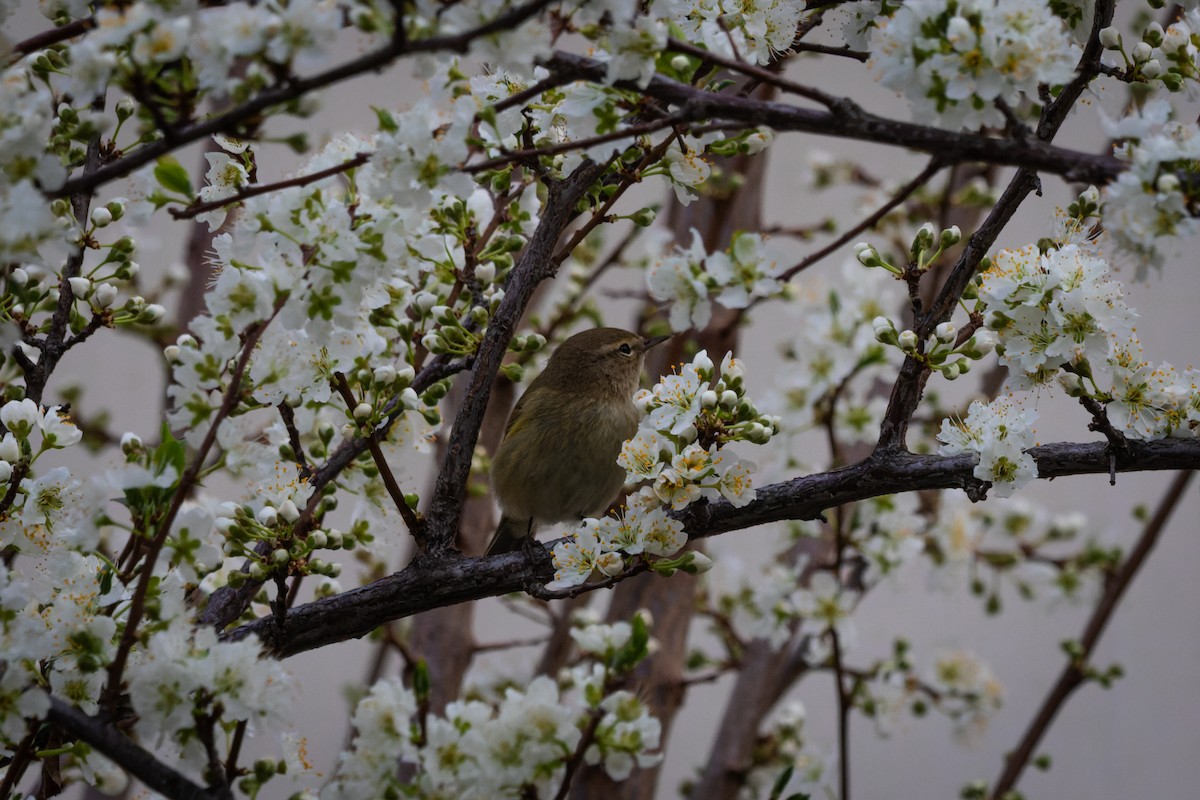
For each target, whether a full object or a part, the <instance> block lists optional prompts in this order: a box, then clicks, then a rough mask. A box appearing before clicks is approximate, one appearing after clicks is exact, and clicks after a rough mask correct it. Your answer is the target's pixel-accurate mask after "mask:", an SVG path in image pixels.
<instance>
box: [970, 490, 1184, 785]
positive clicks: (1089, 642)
mask: <svg viewBox="0 0 1200 800" xmlns="http://www.w3.org/2000/svg"><path fill="white" fill-rule="evenodd" d="M1193 474H1194V473H1193V472H1192V471H1190V470H1189V471H1186V472H1180V473H1178V474H1177V475H1176V476H1175V479H1174V480H1173V481H1171V485H1170V487H1168V488H1167V492H1166V494H1165V495H1164V496H1163V498H1162V500H1161V501H1160V502H1159V504H1158V509H1157V510H1156V511H1155V512H1154V516H1153V517H1152V518H1151V519H1150V521H1149V522H1147V523H1146V527H1145V528H1144V529H1143V530H1142V535H1141V537H1140V538H1139V539H1138V542H1137V545H1135V546H1134V548H1133V551H1132V552H1131V553H1130V554H1129V557H1128V558H1127V559H1125V563H1124V564H1122V565H1121V567H1120V569H1118V570H1117V571H1116V573H1115V574H1113V576H1112V577H1111V578H1110V579H1109V581H1108V582H1107V584H1106V586H1105V589H1104V594H1103V595H1101V597H1100V601H1099V602H1098V603H1096V608H1095V609H1094V610H1093V611H1092V615H1091V617H1090V618H1089V619H1088V623H1087V626H1086V627H1085V628H1084V631H1083V636H1082V637H1081V638H1080V640H1079V649H1078V651H1077V653H1075V654H1074V655H1073V656H1072V657H1070V658H1069V659H1068V660H1067V663H1066V664H1065V665H1064V666H1063V669H1062V672H1061V673H1059V676H1058V680H1057V681H1056V682H1055V684H1054V687H1053V688H1052V689H1051V690H1050V693H1049V694H1048V695H1047V696H1046V699H1045V700H1043V701H1042V705H1041V707H1040V708H1039V709H1038V712H1037V714H1035V715H1034V718H1033V719H1032V720H1031V721H1030V723H1029V727H1028V728H1027V729H1026V730H1025V733H1024V735H1023V736H1022V737H1021V741H1020V742H1019V743H1018V744H1017V746H1016V748H1015V749H1013V750H1012V752H1011V753H1009V755H1008V758H1006V759H1005V763H1004V771H1003V772H1002V773H1001V774H1000V777H999V779H997V781H996V785H995V788H993V789H992V793H991V796H992V797H994V798H1002V797H1006V796H1008V794H1009V792H1011V791H1012V789H1013V788H1014V787H1015V786H1016V785H1017V781H1019V780H1020V779H1021V773H1022V772H1024V770H1025V767H1026V765H1028V763H1029V760H1030V759H1031V758H1032V757H1033V754H1034V751H1035V750H1036V749H1037V746H1038V743H1039V742H1041V740H1042V737H1043V736H1045V734H1046V731H1047V730H1049V728H1050V724H1051V723H1052V722H1054V718H1055V716H1057V715H1058V712H1059V710H1060V709H1061V708H1062V707H1063V705H1064V704H1065V703H1066V702H1067V699H1068V698H1069V697H1070V696H1071V694H1072V693H1073V692H1074V691H1075V690H1076V689H1078V688H1079V687H1080V686H1082V685H1083V683H1084V681H1085V679H1086V677H1087V675H1086V672H1085V669H1086V667H1087V663H1088V660H1089V659H1090V658H1091V656H1092V653H1093V652H1094V651H1095V649H1096V644H1097V643H1098V642H1099V641H1100V636H1101V635H1102V634H1103V633H1104V629H1105V628H1106V627H1107V626H1108V622H1109V620H1110V619H1112V615H1113V613H1114V612H1115V611H1116V610H1117V606H1118V604H1119V603H1120V602H1121V598H1122V597H1123V596H1124V594H1125V590H1126V589H1128V588H1129V584H1130V583H1131V582H1132V581H1133V578H1134V576H1135V575H1137V572H1138V570H1139V569H1141V567H1142V564H1144V563H1145V561H1146V558H1147V556H1149V555H1150V551H1151V550H1153V549H1154V545H1155V544H1156V543H1157V542H1158V537H1159V535H1160V534H1161V533H1162V531H1163V529H1164V528H1165V527H1166V525H1167V521H1168V520H1169V519H1170V518H1171V514H1172V513H1173V512H1174V511H1175V508H1176V506H1178V505H1179V501H1180V500H1181V499H1182V498H1183V493H1184V490H1185V489H1186V488H1187V485H1188V482H1189V481H1190V480H1191V479H1192V475H1193Z"/></svg>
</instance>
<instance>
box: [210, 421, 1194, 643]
mask: <svg viewBox="0 0 1200 800" xmlns="http://www.w3.org/2000/svg"><path fill="white" fill-rule="evenodd" d="M1130 450H1131V458H1130V460H1129V462H1128V463H1124V464H1122V465H1121V466H1120V469H1121V471H1122V472H1133V471H1141V470H1163V469H1200V441H1197V440H1184V439H1166V440H1162V441H1156V442H1131V443H1130ZM1029 453H1030V454H1031V455H1032V456H1033V457H1034V459H1035V460H1036V461H1037V464H1038V472H1039V474H1040V475H1041V476H1042V477H1043V478H1055V477H1061V476H1065V475H1084V474H1097V473H1100V474H1107V473H1108V470H1109V458H1108V445H1107V444H1106V443H1103V442H1095V443H1089V444H1051V445H1045V446H1043V447H1035V448H1033V449H1031V450H1030V451H1029ZM973 469H974V464H973V461H972V459H971V457H970V456H965V455H964V456H953V457H942V456H925V455H914V454H911V453H886V454H880V453H875V454H873V455H872V456H870V457H869V458H867V459H866V460H864V461H860V462H858V463H857V464H854V465H852V466H849V467H844V468H842V469H839V470H834V471H832V472H824V473H820V474H818V475H808V476H805V477H802V478H795V479H793V480H790V481H784V482H782V483H776V484H772V485H770V486H764V487H762V488H761V489H759V490H758V499H756V500H755V501H754V502H752V503H750V504H748V505H746V506H744V507H742V508H735V507H734V506H733V505H731V504H730V503H728V502H727V501H720V502H716V503H711V504H707V505H698V506H694V507H692V508H690V509H688V510H687V511H685V512H683V513H682V515H681V517H682V519H683V521H684V525H685V526H686V529H687V531H688V535H689V536H691V538H693V539H698V538H703V537H706V536H714V535H716V534H719V533H727V532H730V531H735V530H741V529H743V528H750V527H753V526H755V525H762V524H764V523H768V522H780V521H783V520H792V519H815V518H817V517H819V516H820V515H821V513H822V512H823V511H825V510H826V509H828V508H832V507H834V506H839V505H842V504H844V503H849V502H853V501H856V500H864V499H867V498H870V497H878V496H880V495H887V494H895V493H897V492H912V491H918V490H922V489H954V488H963V487H972V489H973V490H974V491H978V490H979V489H980V488H981V484H980V482H979V481H978V480H977V479H976V478H974V477H973V476H972V474H971V472H972V470H973ZM552 573H553V568H552V567H551V564H550V556H549V553H547V554H546V555H545V556H542V557H541V558H540V559H538V560H537V561H536V562H530V561H528V560H526V557H525V555H524V554H523V553H507V554H505V555H502V556H490V557H485V558H475V559H469V558H462V557H455V556H449V557H447V558H445V559H444V560H440V561H434V562H430V561H425V560H422V561H417V562H414V564H413V565H412V566H410V567H408V568H407V569H405V570H403V571H401V572H398V573H396V574H394V575H389V576H388V577H386V578H382V579H380V580H378V581H376V582H374V583H371V584H369V585H367V586H364V587H362V588H360V589H354V590H352V591H349V592H346V593H344V594H341V595H338V596H336V597H331V598H328V599H324V600H318V601H315V602H312V603H308V604H307V605H303V606H299V607H297V608H294V609H292V610H291V611H290V612H289V613H288V617H287V620H286V621H285V623H284V625H283V626H282V627H279V626H277V625H276V622H275V619H274V618H263V619H259V620H256V621H254V622H252V623H248V624H246V625H243V626H241V627H240V628H237V629H235V630H234V631H232V632H231V633H230V634H229V636H230V637H231V638H234V639H242V638H245V637H246V636H248V635H250V634H257V635H258V636H260V637H261V638H262V639H263V641H264V642H265V643H266V645H267V646H268V647H270V648H272V649H274V650H275V651H276V652H277V653H278V654H279V655H281V656H291V655H295V654H297V653H302V652H304V651H306V650H312V649H314V648H318V647H323V646H325V645H328V644H332V643H334V642H339V641H344V640H346V639H353V638H358V637H361V636H365V635H366V634H368V633H370V632H371V631H372V630H374V629H375V628H376V627H378V626H380V625H382V624H383V623H385V622H389V621H391V620H394V619H399V618H401V617H408V616H412V615H413V614H418V613H420V612H422V611H428V610H429V609H432V608H439V607H442V606H446V605H451V604H453V603H462V602H466V601H468V600H478V599H481V598H484V597H495V596H497V595H502V594H507V593H509V592H517V591H522V590H524V589H525V588H526V587H528V586H532V585H538V584H542V583H545V582H546V581H547V580H549V578H550V576H551V575H552Z"/></svg>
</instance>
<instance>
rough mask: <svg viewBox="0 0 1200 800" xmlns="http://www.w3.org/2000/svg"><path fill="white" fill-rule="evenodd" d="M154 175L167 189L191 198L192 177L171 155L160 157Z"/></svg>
mask: <svg viewBox="0 0 1200 800" xmlns="http://www.w3.org/2000/svg"><path fill="white" fill-rule="evenodd" d="M154 177H155V179H157V180H158V182H159V183H160V184H161V185H162V187H163V188H164V189H166V190H167V191H169V192H176V193H177V194H182V195H185V196H186V197H188V198H189V199H190V198H191V196H192V194H193V192H192V179H191V178H190V177H188V174H187V170H186V169H184V168H183V166H182V165H181V164H180V163H179V162H178V161H176V160H175V159H174V158H172V157H171V156H163V157H162V158H160V159H158V164H157V165H156V166H155V167H154Z"/></svg>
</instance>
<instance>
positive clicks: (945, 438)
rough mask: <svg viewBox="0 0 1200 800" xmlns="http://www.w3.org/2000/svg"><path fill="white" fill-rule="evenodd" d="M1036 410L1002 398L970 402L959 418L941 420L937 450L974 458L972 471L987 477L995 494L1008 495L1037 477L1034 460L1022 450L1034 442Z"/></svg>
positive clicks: (944, 453) (985, 478)
mask: <svg viewBox="0 0 1200 800" xmlns="http://www.w3.org/2000/svg"><path fill="white" fill-rule="evenodd" d="M1035 421H1037V412H1036V411H1034V410H1033V409H1027V408H1023V407H1022V406H1021V405H1018V404H1016V403H1013V402H1011V401H1006V400H993V401H992V402H990V403H982V402H979V401H978V400H976V401H974V402H973V403H971V406H970V408H968V409H967V416H966V417H964V418H962V419H957V420H956V419H945V420H942V428H941V431H940V432H939V433H938V435H937V438H938V441H940V442H941V443H942V444H941V446H940V447H939V448H938V453H939V454H940V455H943V456H956V455H960V454H962V453H971V454H973V455H974V456H975V458H976V464H975V469H974V470H973V472H972V474H973V475H974V476H975V477H976V478H978V479H979V480H981V481H989V482H990V483H991V484H992V487H993V489H994V491H995V493H996V495H997V496H998V497H1008V496H1010V495H1011V494H1012V493H1013V492H1015V491H1016V490H1017V489H1020V488H1021V487H1022V486H1025V485H1027V484H1029V483H1030V482H1031V481H1033V480H1034V479H1035V478H1037V474H1038V472H1037V462H1035V461H1034V460H1033V456H1031V455H1029V453H1027V452H1025V451H1026V450H1027V449H1028V448H1030V447H1032V446H1033V445H1034V428H1033V423H1034V422H1035Z"/></svg>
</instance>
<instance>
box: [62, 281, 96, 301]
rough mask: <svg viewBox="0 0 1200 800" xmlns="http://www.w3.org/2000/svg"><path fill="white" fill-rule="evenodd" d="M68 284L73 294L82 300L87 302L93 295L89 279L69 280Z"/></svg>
mask: <svg viewBox="0 0 1200 800" xmlns="http://www.w3.org/2000/svg"><path fill="white" fill-rule="evenodd" d="M67 283H68V284H70V286H71V294H73V295H74V296H75V297H78V298H79V299H81V300H86V299H87V298H88V295H90V294H91V293H92V282H91V281H90V280H88V279H87V278H80V277H74V278H68V279H67Z"/></svg>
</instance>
